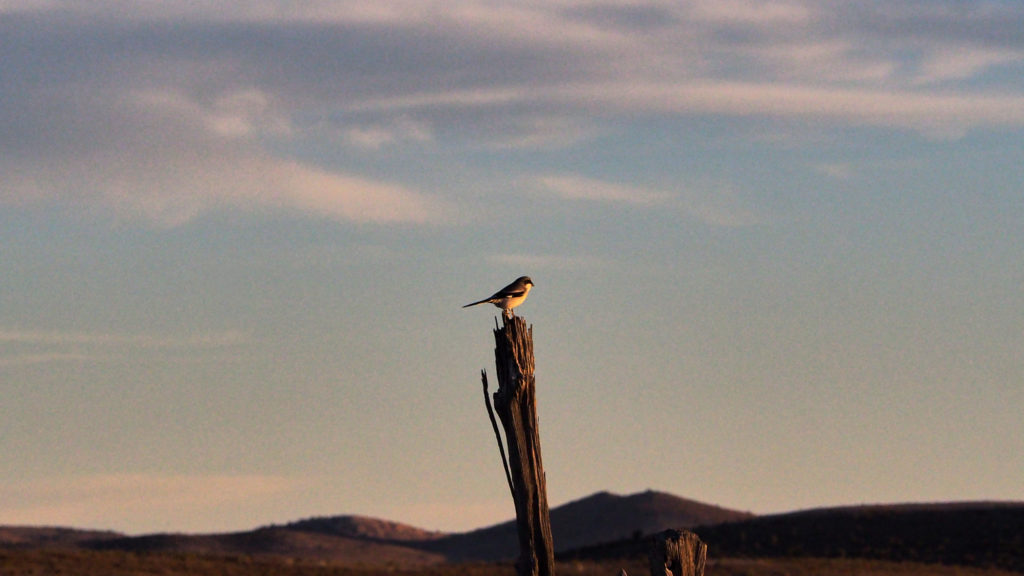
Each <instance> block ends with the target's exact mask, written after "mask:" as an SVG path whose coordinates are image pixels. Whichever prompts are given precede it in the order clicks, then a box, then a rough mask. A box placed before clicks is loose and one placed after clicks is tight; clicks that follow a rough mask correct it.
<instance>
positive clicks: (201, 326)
mask: <svg viewBox="0 0 1024 576" xmlns="http://www.w3.org/2000/svg"><path fill="white" fill-rule="evenodd" d="M0 51H2V53H3V55H4V57H3V63H2V65H0V100H2V106H0V390H2V397H3V401H2V402H0V462H2V464H0V524H27V525H61V526H74V527H80V528H100V529H112V530H118V531H122V532H126V533H129V534H140V533H150V532H193V533H196V532H220V531H229V530H246V529H250V528H255V527H257V526H262V525H267V524H272V523H284V522H288V521H292V520H297V519H300V518H307V517H311V516H327V515H336V514H360V515H366V516H373V517H377V518H383V519H388V520H394V521H399V522H404V523H408V524H413V525H416V526H419V527H422V528H427V529H435V530H445V531H463V530H470V529H474V528H477V527H481V526H486V525H489V524H493V523H497V522H501V521H505V520H508V519H511V518H513V517H514V508H513V505H512V501H511V498H510V496H509V494H508V488H507V486H506V483H505V478H504V472H503V471H502V467H501V460H500V457H499V455H498V452H497V447H496V445H495V441H494V436H493V432H492V430H491V427H490V422H489V421H488V418H487V414H486V411H485V408H484V404H483V398H482V391H481V386H480V371H481V370H482V369H487V370H488V371H489V373H492V374H493V370H494V368H493V362H494V360H493V358H494V356H493V344H494V341H493V336H492V329H493V327H494V324H495V317H496V316H497V315H498V314H500V312H499V311H498V310H497V309H496V308H493V307H475V308H469V309H465V310H464V309H462V308H461V306H462V305H463V304H465V303H467V302H471V301H475V300H478V299H480V298H484V297H486V296H488V295H489V294H491V293H492V292H494V291H496V290H498V289H499V288H501V287H502V286H504V285H505V284H507V283H508V282H510V281H512V280H513V279H515V278H516V277H518V276H521V275H529V276H531V277H532V278H533V281H534V283H535V287H534V289H533V291H532V292H531V294H530V298H529V300H527V301H526V303H525V304H523V305H522V306H520V307H519V308H517V312H518V314H519V315H521V316H523V317H524V318H525V319H526V321H527V322H528V323H530V324H532V325H533V334H534V344H535V354H536V364H537V374H536V375H537V394H538V411H539V416H540V430H541V437H542V440H543V455H544V465H545V470H546V473H547V490H548V499H549V502H550V503H551V504H552V505H559V504H563V503H565V502H569V501H572V500H576V499H579V498H582V497H585V496H587V495H590V494H592V493H594V492H597V491H602V490H607V491H611V492H614V493H617V494H629V493H634V492H639V491H643V490H648V489H652V490H659V491H665V492H670V493H673V494H676V495H678V496H682V497H686V498H691V499H695V500H699V501H702V502H707V503H711V504H717V505H720V506H724V507H728V508H734V509H738V510H746V511H751V512H755V513H759V514H767V513H775V512H785V511H792V510H797V509H806V508H813V507H823V506H838V505H848V504H862V503H895V502H934V501H963V500H1013V501H1021V500H1024V483H1022V482H1021V477H1022V476H1021V474H1022V471H1024V418H1021V417H1020V413H1021V406H1024V363H1022V360H1021V359H1022V358H1024V290H1022V289H1021V287H1022V285H1024V5H1022V4H1021V3H1019V2H1016V1H976V2H975V1H972V2H967V1H960V0H886V1H884V2H883V1H874V0H866V1H863V2H841V1H839V0H835V1H825V0H822V1H816V0H789V1H782V2H760V1H754V0H683V1H673V2H662V1H658V0H635V1H628V2H582V1H577V0H555V1H550V0H544V1H542V2H534V1H529V0H528V1H524V2H501V1H484V0H445V1H444V2H431V1H421V0H382V1H379V2H372V3H367V2H364V1H358V2H349V1H344V0H342V1H333V0H332V1H329V2H327V1H307V2H279V1H276V0H254V1H251V2H226V1H219V2H212V1H196V2H176V1H152V2H126V1H119V0H90V1H88V2H74V1H59V0H0ZM492 380H493V378H492Z"/></svg>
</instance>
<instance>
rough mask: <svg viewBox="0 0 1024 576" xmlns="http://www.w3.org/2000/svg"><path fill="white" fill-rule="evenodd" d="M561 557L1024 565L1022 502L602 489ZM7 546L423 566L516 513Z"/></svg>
mask: <svg viewBox="0 0 1024 576" xmlns="http://www.w3.org/2000/svg"><path fill="white" fill-rule="evenodd" d="M551 524H552V533H553V537H554V543H555V546H556V553H557V554H558V555H559V557H561V558H584V559H600V558H609V557H618V556H636V555H638V554H639V555H643V554H646V551H645V546H646V544H645V543H646V536H649V535H650V534H652V533H656V532H660V531H661V530H663V529H666V528H685V529H690V530H693V531H695V532H697V533H698V534H699V535H700V536H701V538H702V539H703V540H704V541H705V542H707V543H708V545H709V548H710V549H711V550H710V552H709V553H710V554H712V555H714V556H716V557H798V556H804V557H806V556H821V557H863V558H877V559H896V560H901V561H902V560H910V561H924V562H938V563H946V564H964V565H981V566H998V567H1002V568H1007V569H1011V570H1016V571H1018V572H1021V573H1024V502H998V501H996V502H985V501H981V502H938V503H908V504H872V505H860V506H841V507H832V508H812V509H807V510H799V511H795V512H786V513H780V514H771V515H762V516H757V515H754V514H751V513H749V512H740V511H736V510H730V509H727V508H723V507H720V506H715V505H711V504H705V503H701V502H698V501H695V500H688V499H685V498H681V497H678V496H675V495H672V494H668V493H664V492H656V491H652V490H648V491H645V492H639V493H635V494H629V495H624V496H623V495H616V494H612V493H610V492H597V493H594V494H591V495H589V496H586V497H583V498H580V499H578V500H573V501H570V502H567V503H565V504H562V505H560V506H557V507H555V508H552V509H551ZM0 549H7V550H31V549H35V550H43V551H45V550H76V549H77V550H120V551H126V552H131V553H173V554H198V555H205V556H211V557H212V556H221V557H276V558H289V559H303V560H310V561H316V562H329V563H332V564H344V565H356V564H358V565H364V566H370V565H389V566H424V565H436V564H440V563H446V562H464V561H484V562H492V561H504V560H510V559H513V558H514V557H515V556H517V555H518V538H517V532H516V526H515V522H514V520H509V521H506V522H502V523H499V524H494V525H492V526H487V527H483V528H478V529H476V530H471V531H468V532H459V533H445V532H437V531H430V530H424V529H422V528H417V527H415V526H411V525H408V524H402V523H399V522H392V521H388V520H382V519H378V518H371V517H366V516H357V515H339V516H318V517H312V518H306V519H302V520H296V521H293V522H289V523H287V524H283V525H277V524H275V525H268V526H262V527H259V528H255V529H253V530H249V531H242V532H231V533H218V534H168V533H159V534H146V535H141V536H127V535H124V534H121V533H118V532H111V531H102V530H79V529H74V528H61V527H31V526H0Z"/></svg>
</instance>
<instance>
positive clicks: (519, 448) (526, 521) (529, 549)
mask: <svg viewBox="0 0 1024 576" xmlns="http://www.w3.org/2000/svg"><path fill="white" fill-rule="evenodd" d="M494 342H495V346H494V359H495V363H496V365H497V371H498V391H497V392H495V393H494V410H495V412H497V413H498V417H499V418H500V419H501V424H502V427H503V428H504V431H505V442H506V443H507V444H508V460H509V471H508V474H509V482H510V483H511V487H512V498H513V499H514V500H515V507H516V525H517V526H518V530H519V562H518V563H517V565H516V568H517V571H518V574H519V576H554V573H555V551H554V546H553V544H552V539H551V522H550V520H549V517H548V497H547V481H546V478H545V476H544V464H543V462H542V461H541V455H540V429H539V427H538V424H537V397H536V388H535V382H534V375H533V367H534V360H533V327H530V328H527V326H526V322H525V321H524V320H523V319H522V318H519V317H518V316H512V317H505V318H504V323H503V326H501V327H500V328H496V329H495V330H494ZM484 386H485V394H486V377H485V380H484Z"/></svg>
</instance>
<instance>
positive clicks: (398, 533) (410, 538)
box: [282, 516, 447, 543]
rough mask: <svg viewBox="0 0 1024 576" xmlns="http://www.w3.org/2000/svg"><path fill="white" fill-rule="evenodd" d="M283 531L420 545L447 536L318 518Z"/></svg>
mask: <svg viewBox="0 0 1024 576" xmlns="http://www.w3.org/2000/svg"><path fill="white" fill-rule="evenodd" d="M282 528H283V529H285V530H294V531H299V532H314V533H318V534H329V535H332V536H344V537H346V538H357V539H361V540H377V541H381V542H394V543H399V542H424V541H430V540H437V539H438V538H443V537H445V536H447V533H445V532H433V531H430V530H423V529H422V528H416V527H415V526H409V525H408V524H400V523H398V522H390V521H388V520H380V519H378V518H368V517H366V516H320V517H316V518H308V519H306V520H299V521H298V522H292V523H289V524H285V525H284V526H282Z"/></svg>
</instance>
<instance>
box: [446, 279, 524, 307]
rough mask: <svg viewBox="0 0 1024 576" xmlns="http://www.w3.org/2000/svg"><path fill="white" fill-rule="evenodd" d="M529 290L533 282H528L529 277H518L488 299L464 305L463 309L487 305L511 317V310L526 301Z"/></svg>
mask: <svg viewBox="0 0 1024 576" xmlns="http://www.w3.org/2000/svg"><path fill="white" fill-rule="evenodd" d="M530 288H533V280H530V277H529V276H520V277H519V278H516V281H515V282H513V283H511V284H509V285H508V286H505V287H504V288H502V289H501V290H498V291H497V292H495V293H494V294H493V295H492V296H491V297H490V298H484V299H483V300H480V301H479V302H473V303H472V304H466V305H465V306H463V308H469V307H470V306H476V305H477V304H485V303H488V304H494V305H495V306H497V307H498V308H501V310H502V313H503V314H504V315H505V316H512V309H513V308H515V307H516V306H519V305H520V304H522V303H523V302H525V301H526V295H527V294H529V293H530Z"/></svg>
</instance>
